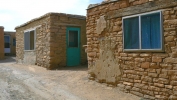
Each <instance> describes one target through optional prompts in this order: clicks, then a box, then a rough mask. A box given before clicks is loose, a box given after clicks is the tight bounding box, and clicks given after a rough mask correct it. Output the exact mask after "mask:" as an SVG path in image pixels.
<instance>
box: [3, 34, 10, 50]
mask: <svg viewBox="0 0 177 100" xmlns="http://www.w3.org/2000/svg"><path fill="white" fill-rule="evenodd" d="M4 48H10V36H4Z"/></svg>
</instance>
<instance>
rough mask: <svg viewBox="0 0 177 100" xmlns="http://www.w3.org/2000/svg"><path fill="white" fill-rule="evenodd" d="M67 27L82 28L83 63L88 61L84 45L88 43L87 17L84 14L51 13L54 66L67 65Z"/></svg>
mask: <svg viewBox="0 0 177 100" xmlns="http://www.w3.org/2000/svg"><path fill="white" fill-rule="evenodd" d="M67 27H78V28H80V35H81V36H80V37H81V38H80V40H81V44H80V45H81V48H80V49H81V59H80V60H81V64H85V63H86V62H87V55H86V53H85V49H84V48H83V47H82V45H85V44H86V18H85V17H83V16H75V15H69V14H68V15H66V14H53V15H51V24H50V32H51V39H50V43H51V45H50V52H51V60H50V64H52V66H56V67H57V66H58V67H59V66H66V57H67V55H66V51H67V43H66V30H67Z"/></svg>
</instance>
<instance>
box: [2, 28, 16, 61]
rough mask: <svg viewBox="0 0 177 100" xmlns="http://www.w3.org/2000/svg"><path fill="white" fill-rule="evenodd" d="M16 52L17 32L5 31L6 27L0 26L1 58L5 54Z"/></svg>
mask: <svg viewBox="0 0 177 100" xmlns="http://www.w3.org/2000/svg"><path fill="white" fill-rule="evenodd" d="M15 54H16V38H15V32H8V31H4V27H2V26H1V27H0V59H3V58H4V55H15Z"/></svg>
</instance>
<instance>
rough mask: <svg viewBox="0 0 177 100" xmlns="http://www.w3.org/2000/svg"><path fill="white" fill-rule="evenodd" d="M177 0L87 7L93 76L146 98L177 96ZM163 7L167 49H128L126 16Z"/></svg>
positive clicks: (162, 99) (133, 0)
mask: <svg viewBox="0 0 177 100" xmlns="http://www.w3.org/2000/svg"><path fill="white" fill-rule="evenodd" d="M176 6H177V1H175V0H154V1H149V0H114V1H111V0H109V1H106V2H102V3H101V4H95V5H90V6H89V8H88V10H87V25H86V30H87V32H86V34H87V48H86V52H87V54H88V66H89V75H90V77H89V78H90V79H95V80H97V81H98V82H105V83H108V84H113V85H115V86H119V87H120V88H122V89H123V90H124V91H127V92H130V93H132V94H135V95H138V96H141V97H144V98H146V99H160V100H166V99H172V100H176V99H177V84H176V83H177V78H176V77H177V56H176V53H177V30H176V29H177V17H176V14H177V7H176ZM157 10H161V11H162V14H163V39H164V43H163V45H164V52H124V51H123V31H122V17H125V16H130V15H136V14H141V13H145V12H151V11H157Z"/></svg>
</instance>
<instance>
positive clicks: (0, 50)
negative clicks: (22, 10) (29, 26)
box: [0, 26, 4, 59]
mask: <svg viewBox="0 0 177 100" xmlns="http://www.w3.org/2000/svg"><path fill="white" fill-rule="evenodd" d="M3 58H4V27H2V26H0V59H3Z"/></svg>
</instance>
